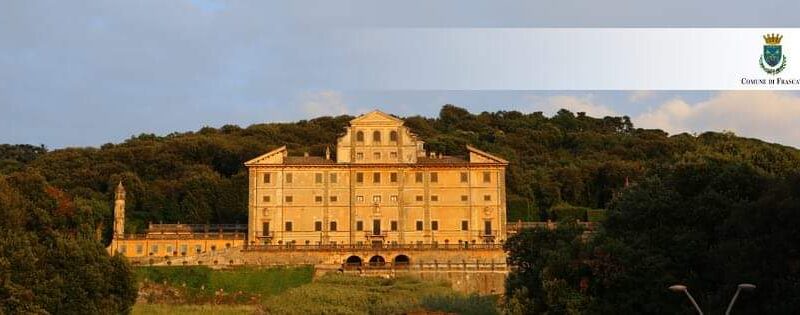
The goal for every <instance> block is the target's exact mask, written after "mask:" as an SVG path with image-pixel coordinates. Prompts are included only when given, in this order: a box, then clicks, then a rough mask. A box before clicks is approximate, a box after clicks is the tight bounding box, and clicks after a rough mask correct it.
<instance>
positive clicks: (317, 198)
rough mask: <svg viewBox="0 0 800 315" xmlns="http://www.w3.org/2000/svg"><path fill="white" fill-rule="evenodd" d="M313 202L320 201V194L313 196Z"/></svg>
mask: <svg viewBox="0 0 800 315" xmlns="http://www.w3.org/2000/svg"><path fill="white" fill-rule="evenodd" d="M314 202H317V203H319V202H322V196H314Z"/></svg>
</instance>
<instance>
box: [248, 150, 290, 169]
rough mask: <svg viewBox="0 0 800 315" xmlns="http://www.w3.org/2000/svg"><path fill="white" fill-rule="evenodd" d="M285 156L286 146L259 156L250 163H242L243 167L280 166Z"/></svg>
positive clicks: (286, 152) (286, 153)
mask: <svg viewBox="0 0 800 315" xmlns="http://www.w3.org/2000/svg"><path fill="white" fill-rule="evenodd" d="M287 155H288V150H286V146H282V147H280V148H277V149H275V150H272V151H269V152H267V153H264V154H262V155H259V156H258V157H256V158H254V159H252V160H250V161H247V162H244V165H245V166H251V165H258V164H281V163H283V160H284V158H285V157H286V156H287Z"/></svg>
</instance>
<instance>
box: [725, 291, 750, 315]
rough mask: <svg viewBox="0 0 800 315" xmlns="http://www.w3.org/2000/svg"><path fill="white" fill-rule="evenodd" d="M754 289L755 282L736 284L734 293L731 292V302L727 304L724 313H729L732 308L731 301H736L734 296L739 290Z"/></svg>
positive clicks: (736, 296)
mask: <svg viewBox="0 0 800 315" xmlns="http://www.w3.org/2000/svg"><path fill="white" fill-rule="evenodd" d="M755 289H756V285H755V284H749V283H740V284H739V285H738V286H736V293H734V294H733V298H732V299H731V303H730V304H728V310H726V311H725V315H729V314H730V313H731V309H732V308H733V303H736V298H738V297H739V292H740V291H742V290H745V291H753V290H755Z"/></svg>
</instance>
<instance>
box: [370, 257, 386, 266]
mask: <svg viewBox="0 0 800 315" xmlns="http://www.w3.org/2000/svg"><path fill="white" fill-rule="evenodd" d="M384 265H386V260H385V259H383V256H379V255H375V256H372V258H370V259H369V266H370V267H383V266H384Z"/></svg>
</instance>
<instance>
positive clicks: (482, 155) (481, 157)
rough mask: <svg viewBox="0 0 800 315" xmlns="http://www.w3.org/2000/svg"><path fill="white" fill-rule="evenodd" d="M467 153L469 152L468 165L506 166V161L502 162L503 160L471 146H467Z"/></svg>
mask: <svg viewBox="0 0 800 315" xmlns="http://www.w3.org/2000/svg"><path fill="white" fill-rule="evenodd" d="M467 151H469V162H470V163H499V164H508V161H506V160H504V159H503V158H501V157H499V156H496V155H493V154H490V153H488V152H485V151H481V150H479V149H478V148H475V147H473V146H471V145H467Z"/></svg>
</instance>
